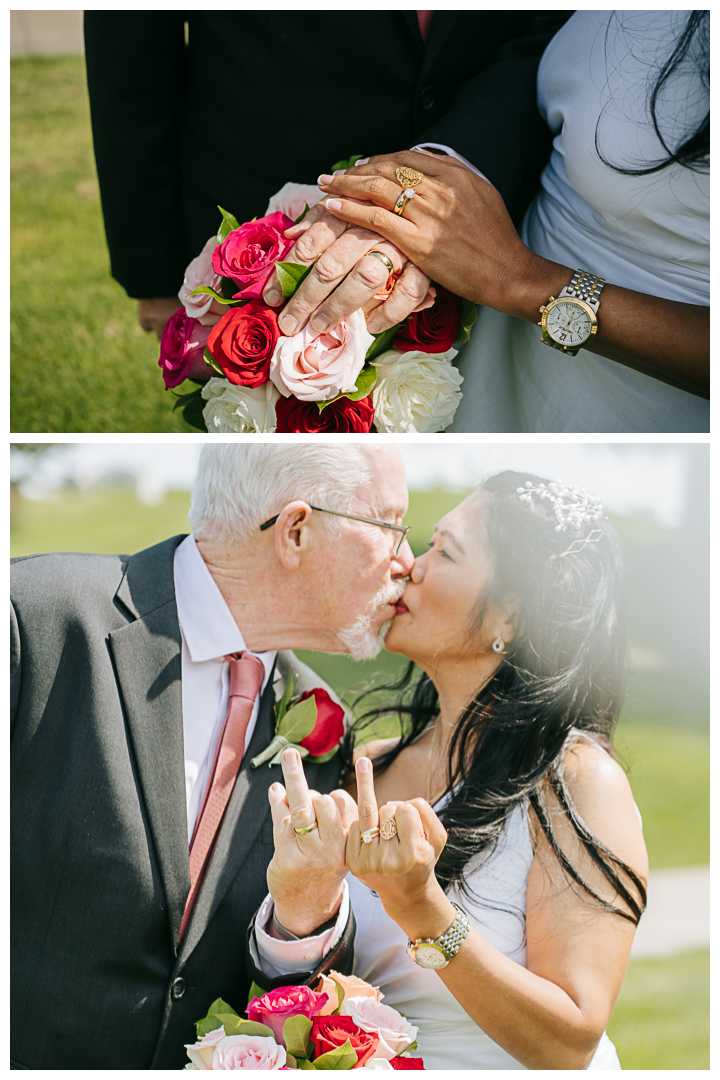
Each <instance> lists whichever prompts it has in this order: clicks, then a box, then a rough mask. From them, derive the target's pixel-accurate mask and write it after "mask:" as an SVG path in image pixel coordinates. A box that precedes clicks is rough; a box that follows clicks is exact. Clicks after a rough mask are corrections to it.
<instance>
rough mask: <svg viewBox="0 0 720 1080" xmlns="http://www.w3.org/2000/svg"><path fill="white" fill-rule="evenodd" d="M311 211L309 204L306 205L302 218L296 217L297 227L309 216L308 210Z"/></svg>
mask: <svg viewBox="0 0 720 1080" xmlns="http://www.w3.org/2000/svg"><path fill="white" fill-rule="evenodd" d="M309 209H310V207H309V206H308V204H307V203H305V209H304V210H303V212H302V214H301V215H300V217H296V218H295V224H296V225H299V224H300V222H301V221H302V219H303V218H304V217H305V215H306V214H307V212H308V210H309Z"/></svg>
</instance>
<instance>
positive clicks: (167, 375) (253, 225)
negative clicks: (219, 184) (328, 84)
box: [158, 163, 477, 433]
mask: <svg viewBox="0 0 720 1080" xmlns="http://www.w3.org/2000/svg"><path fill="white" fill-rule="evenodd" d="M340 164H341V165H342V164H345V163H340ZM338 167H339V166H338ZM321 197H322V193H321V192H320V190H319V189H318V188H317V187H310V186H308V185H301V184H286V185H285V186H284V187H283V188H282V189H281V190H280V191H279V192H278V193H277V195H275V196H273V198H272V199H271V200H270V204H269V206H268V208H267V211H266V213H265V216H264V217H262V218H257V219H254V220H253V221H248V222H245V223H243V224H240V223H239V222H238V221H237V219H236V218H235V217H233V215H232V214H230V213H228V212H227V211H226V210H223V209H222V208H221V207H219V209H220V213H221V214H222V222H221V225H220V229H219V231H218V234H217V236H213V237H211V238H210V239H209V240H208V242H207V243H206V244H205V247H204V248H203V250H202V251H201V252H200V254H199V255H198V257H197V258H196V259H193V261H192V262H191V263H190V265H189V266H188V268H187V270H186V272H185V281H184V283H183V286H182V288H181V290H180V293H179V297H180V300H181V301H182V304H183V306H182V308H180V309H179V310H178V311H176V312H175V313H174V315H172V316H171V318H170V320H169V322H168V324H167V326H166V327H165V332H164V333H163V337H162V341H161V344H160V359H159V361H158V363H159V366H160V368H161V369H162V373H163V377H164V379H165V387H166V389H170V390H172V391H173V393H175V388H176V387H178V386H179V385H180V384H181V383H184V384H185V386H184V387H183V392H181V393H176V394H175V396H176V399H177V400H176V402H175V408H176V409H177V408H179V409H181V410H182V412H183V416H184V418H185V420H186V421H187V423H188V424H190V425H191V426H192V427H196V428H199V429H200V430H201V431H206V430H207V431H209V432H211V433H222V432H238V433H255V432H257V433H263V432H275V431H277V432H335V431H343V432H351V431H353V432H354V431H357V432H369V431H380V432H430V431H443V430H444V429H445V428H446V427H447V426H448V425H449V424H450V423H451V421H452V419H453V417H454V415H455V411H456V409H457V406H458V404H459V401H460V398H461V397H462V394H461V393H460V389H459V387H460V384H461V383H462V376H461V375H460V373H459V372H458V370H457V368H455V367H454V366H453V364H452V360H453V357H454V356H455V355H456V350H455V349H453V348H452V346H453V344H454V343H455V342H463V341H467V340H468V338H469V331H470V327H471V326H472V323H473V321H474V319H475V317H476V314H477V312H476V308H475V305H474V304H471V303H469V302H468V301H465V300H462V299H461V298H460V297H458V296H455V295H454V294H453V293H450V292H448V291H447V290H446V289H443V288H442V287H439V286H437V287H436V289H437V298H436V300H435V303H434V305H433V306H432V307H430V308H426V309H425V310H421V311H416V312H414V313H413V314H412V315H411V316H410V317H409V318H408V319H407V320H406V321H404V322H402V323H399V324H398V325H397V326H393V327H391V328H390V329H389V330H386V331H385V332H384V333H382V334H379V335H377V337H373V335H372V334H370V333H369V332H368V329H367V325H366V322H365V316H364V314H363V312H362V311H356V312H354V313H353V314H352V315H351V316H350V317H349V318H347V319H345V320H343V322H341V323H340V324H339V325H338V326H337V327H336V328H335V329H334V330H332V331H331V332H329V333H327V332H325V333H318V332H316V331H314V330H312V329H311V327H310V326H309V324H308V325H307V326H306V327H305V328H304V329H303V330H302V331H301V332H300V333H298V334H296V335H295V336H294V337H283V336H282V335H281V333H280V330H279V328H278V314H279V309H277V310H276V309H275V308H271V307H269V306H268V305H267V304H266V303H265V302H264V301H263V299H262V292H263V289H264V287H265V284H266V282H267V280H268V278H269V277H270V275H271V274H272V273H273V270H277V274H278V278H279V280H280V284H281V287H282V291H283V296H284V298H285V300H288V299H289V298H290V297H291V296H292V295H293V293H294V292H295V290H296V289H297V288H298V287H299V286H300V284H301V283H302V281H303V278H304V277H305V275H306V274H307V273H309V271H310V269H311V268H310V267H306V266H301V265H299V264H297V263H292V262H287V261H285V256H286V255H287V254H288V252H289V251H290V249H291V247H292V245H293V243H294V241H292V240H287V239H286V238H285V235H284V233H285V230H286V229H289V228H290V226H292V225H294V224H296V222H298V221H301V220H302V218H303V217H304V216H305V214H306V213H307V211H308V209H309V207H310V205H314V204H315V203H316V202H318V201H319V200H320V198H321ZM303 207H304V209H303ZM293 215H294V216H293ZM395 280H396V278H395V275H391V276H390V278H389V279H388V281H387V283H386V285H385V287H384V289H383V290H382V291H381V292H380V293H378V294H377V297H376V299H380V300H384V299H387V297H388V296H389V295H390V292H391V291H392V288H393V287H394V284H395ZM188 384H189V388H188Z"/></svg>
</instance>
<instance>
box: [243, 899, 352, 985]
mask: <svg viewBox="0 0 720 1080" xmlns="http://www.w3.org/2000/svg"><path fill="white" fill-rule="evenodd" d="M256 916H257V912H255V915H253V917H252V920H251V922H250V926H249V927H248V932H247V941H246V945H245V960H246V965H245V966H246V971H247V976H248V981H249V982H250V983H251V984H252V983H253V982H254V983H256V984H257V986H260V987H262V989H263V990H264V991H265V992H266V993H267V991H268V990H277V989H278V987H281V986H306V985H308V984H309V983H311V982H313V980H314V979H317V977H318V976H319V975H325V974H326V973H327V972H328V971H338V972H339V973H340V974H341V975H352V970H353V962H354V958H355V955H354V950H355V931H356V923H355V916H354V914H353V910H352V906H351V907H350V911H349V914H348V920H347V923H346V925H345V929H344V931H343V933H342V936H341V938H340V940H339V941H338V943H337V944H336V945H335V946H333V948H332V949H331V950H330V951H329V952H328V953H326V955H325V956H323V958H322V960H321V961H320V963H319V964H317V965H316V967H314V968H313V969H312V971H298V972H293V973H292V974H291V975H279V976H278V977H277V978H275V979H273V978H271V977H270V976H269V975H266V974H265V972H264V971H263V970H262V968H260V967H258V965H257V964H256V963H255V961H254V959H253V950H252V949H251V942H252V940H253V935H254V930H255V918H256Z"/></svg>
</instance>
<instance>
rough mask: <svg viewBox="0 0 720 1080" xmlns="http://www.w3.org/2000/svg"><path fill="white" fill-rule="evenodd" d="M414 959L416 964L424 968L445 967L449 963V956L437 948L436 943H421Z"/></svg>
mask: <svg viewBox="0 0 720 1080" xmlns="http://www.w3.org/2000/svg"><path fill="white" fill-rule="evenodd" d="M414 960H415V963H416V964H419V965H420V967H424V968H434V969H436V970H437V969H439V968H444V967H445V966H446V964H447V962H448V961H447V957H446V956H445V955H444V953H443V952H441V950H440V949H436V948H435V946H434V945H420V947H419V948H417V949H416V950H415V954H414Z"/></svg>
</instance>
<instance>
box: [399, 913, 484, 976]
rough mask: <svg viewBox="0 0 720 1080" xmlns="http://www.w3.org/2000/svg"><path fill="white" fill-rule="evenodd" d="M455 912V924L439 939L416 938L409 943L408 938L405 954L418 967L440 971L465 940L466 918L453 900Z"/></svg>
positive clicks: (468, 929)
mask: <svg viewBox="0 0 720 1080" xmlns="http://www.w3.org/2000/svg"><path fill="white" fill-rule="evenodd" d="M450 903H451V904H452V906H453V907H454V908H455V910H456V911H457V916H456V917H455V922H454V923H453V924H452V926H451V927H450V929H449V930H446V931H445V933H444V934H443V935H442V936H441V937H439V938H418V940H417V941H411V940H410V939H409V938H408V943H407V954H408V956H409V957H410V958H411V959H412V960H414V961H415V963H416V964H418V965H419V967H422V968H430V969H431V970H432V971H440V970H441V968H444V967H447V966H448V964H449V963H450V961H451V960H452V958H453V957H454V956H457V953H458V950H459V948H460V946H461V945H462V943H463V941H464V940H465V938H466V937H467V936H468V934H469V933H470V923H469V921H468V917H467V915H466V914H465V912H464V911H463V909H462V908H461V907H459V906H458V905H457V904H456V903H455V902H454V901H453V900H451V901H450Z"/></svg>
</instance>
